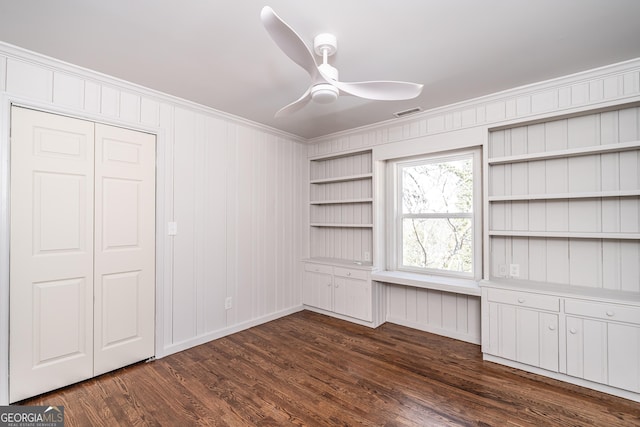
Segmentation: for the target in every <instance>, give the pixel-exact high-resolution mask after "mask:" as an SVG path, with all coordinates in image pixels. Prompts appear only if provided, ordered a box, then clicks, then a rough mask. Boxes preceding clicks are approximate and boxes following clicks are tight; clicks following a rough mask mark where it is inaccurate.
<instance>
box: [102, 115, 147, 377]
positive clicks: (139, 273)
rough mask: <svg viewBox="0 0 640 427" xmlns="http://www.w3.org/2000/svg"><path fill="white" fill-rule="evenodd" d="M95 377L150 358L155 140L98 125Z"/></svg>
mask: <svg viewBox="0 0 640 427" xmlns="http://www.w3.org/2000/svg"><path fill="white" fill-rule="evenodd" d="M95 150H96V160H95V171H96V172H95V173H96V179H95V194H96V197H95V203H96V205H95V206H96V215H95V222H96V229H95V338H94V346H95V366H94V374H95V375H100V374H102V373H104V372H108V371H111V370H113V369H117V368H119V367H122V366H125V365H128V364H131V363H134V362H137V361H140V360H144V359H146V358H149V357H151V356H153V354H154V311H155V310H154V307H155V137H154V136H153V135H149V134H146V133H142V132H135V131H131V130H127V129H122V128H118V127H113V126H106V125H101V124H96V145H95Z"/></svg>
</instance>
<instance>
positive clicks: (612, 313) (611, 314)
mask: <svg viewBox="0 0 640 427" xmlns="http://www.w3.org/2000/svg"><path fill="white" fill-rule="evenodd" d="M615 315H616V314H615V313H614V312H613V311H611V310H607V316H609V317H613V316H615Z"/></svg>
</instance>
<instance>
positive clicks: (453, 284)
mask: <svg viewBox="0 0 640 427" xmlns="http://www.w3.org/2000/svg"><path fill="white" fill-rule="evenodd" d="M371 280H375V281H376V282H384V283H393V284H396V285H405V286H413V287H416V288H423V289H433V290H436V291H444V292H452V293H456V294H464V295H473V296H480V293H481V292H480V286H479V284H478V282H477V281H475V280H473V279H458V278H452V277H442V276H434V275H426V274H417V273H406V272H404V271H374V272H373V273H371Z"/></svg>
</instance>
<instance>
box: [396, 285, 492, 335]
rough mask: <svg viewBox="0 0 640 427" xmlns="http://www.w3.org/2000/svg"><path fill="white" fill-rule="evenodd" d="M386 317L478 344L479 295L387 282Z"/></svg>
mask: <svg viewBox="0 0 640 427" xmlns="http://www.w3.org/2000/svg"><path fill="white" fill-rule="evenodd" d="M387 292H388V293H387V321H388V322H392V323H397V324H400V325H404V326H408V327H410V328H415V329H421V330H423V331H427V332H432V333H434V334H439V335H445V336H448V337H451V338H456V339H459V340H462V341H467V342H471V343H474V344H480V322H479V320H480V298H478V297H474V296H469V295H461V294H454V293H451V292H442V291H436V290H432V289H421V288H414V287H411V286H402V285H387Z"/></svg>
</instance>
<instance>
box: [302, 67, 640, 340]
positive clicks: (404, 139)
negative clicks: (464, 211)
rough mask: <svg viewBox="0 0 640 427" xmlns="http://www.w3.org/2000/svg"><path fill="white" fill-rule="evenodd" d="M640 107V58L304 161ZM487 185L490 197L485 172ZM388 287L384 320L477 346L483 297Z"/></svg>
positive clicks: (333, 140) (337, 141) (324, 148)
mask: <svg viewBox="0 0 640 427" xmlns="http://www.w3.org/2000/svg"><path fill="white" fill-rule="evenodd" d="M638 101H640V59H635V60H631V61H627V62H624V63H620V64H614V65H610V66H606V67H602V68H599V69H595V70H589V71H585V72H582V73H578V74H575V75H571V76H566V77H562V78H558V79H554V80H550V81H546V82H541V83H536V84H532V85H528V86H525V87H521V88H515V89H511V90H508V91H504V92H500V93H497V94H493V95H489V96H485V97H482V98H477V99H472V100H469V101H464V102H461V103H458V104H454V105H450V106H446V107H443V108H437V109H433V110H429V111H425V112H422V113H419V114H416V115H414V116H410V117H406V118H403V119H396V120H390V121H388V122H384V123H379V124H376V125H373V126H366V127H362V128H359V129H353V130H350V131H345V132H341V133H338V134H334V135H329V136H326V137H321V138H316V139H314V140H311V141H310V142H311V144H310V145H309V149H308V153H307V155H308V157H314V156H321V155H330V154H337V153H341V152H346V151H349V150H357V149H364V148H369V147H371V148H373V157H374V160H376V159H390V158H392V157H393V156H392V155H391V154H390V153H396V154H397V156H398V157H402V156H404V155H406V156H409V155H417V154H420V150H422V152H425V153H426V152H437V151H446V150H450V149H453V148H464V147H472V146H478V145H482V146H483V148H486V145H487V141H488V138H489V130H490V129H492V128H495V127H499V126H506V125H512V124H517V123H522V122H530V121H534V120H539V119H546V118H550V117H556V116H559V115H566V114H572V113H578V112H583V111H588V110H592V109H598V108H605V107H610V106H615V105H623V104H629V103H634V102H638ZM478 136H479V137H478ZM485 151H486V150H485ZM485 155H486V154H485ZM377 170H381V169H380V168H377ZM376 180H377V182H378V186H382V185H384V181H383V180H381V179H380V177H377V178H376ZM483 181H484V183H483V187H484V188H483V192H484V196H483V198H484V199H486V196H487V194H488V191H487V188H486V181H487V179H486V174H485V176H484V178H483ZM382 193H383V192H380V191H379V192H378V194H382ZM375 203H376V204H379V203H381V201H380V200H376V201H375ZM382 203H384V201H382ZM485 209H486V205H485ZM378 210H379V209H378ZM484 213H485V215H484V217H485V219H484V221H485V224H484V226H483V229H484V230H487V229H488V224H487V223H486V221H487V220H488V219H487V217H488V215H486V212H484ZM380 216H382V215H380ZM377 228H378V230H377V231H376V235H378V238H377V239H374V240H377V243H376V244H375V245H374V250H373V251H374V253H375V254H377V255H376V259H377V266H378V267H382V268H384V264H385V262H384V259H381V258H380V255H381V254H384V252H385V248H384V231H382V232H380V230H379V229H380V228H384V224H377ZM487 240H488V239H486V236H485V238H484V243H483V246H484V247H483V253H484V257H483V270H484V277H485V278H488V276H487V274H488V262H489V260H488V250H489V248H488V243H487ZM386 289H387V321H390V322H394V323H399V324H402V325H405V326H410V327H414V328H418V329H423V330H427V331H431V332H435V333H439V334H442V335H446V336H450V337H453V338H457V339H462V340H465V341H469V342H475V343H480V297H473V296H465V295H456V294H453V293H447V292H439V291H433V290H425V289H417V288H412V287H410V286H400V285H387V288H386Z"/></svg>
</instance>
